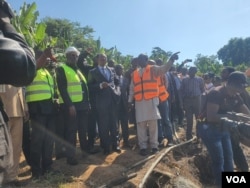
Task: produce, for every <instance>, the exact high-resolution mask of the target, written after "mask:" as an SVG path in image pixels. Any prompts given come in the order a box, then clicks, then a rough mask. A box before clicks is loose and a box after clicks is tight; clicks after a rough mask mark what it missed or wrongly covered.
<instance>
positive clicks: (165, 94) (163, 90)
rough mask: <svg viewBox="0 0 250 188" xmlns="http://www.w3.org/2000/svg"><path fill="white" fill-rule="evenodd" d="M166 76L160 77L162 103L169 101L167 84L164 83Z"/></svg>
mask: <svg viewBox="0 0 250 188" xmlns="http://www.w3.org/2000/svg"><path fill="white" fill-rule="evenodd" d="M164 76H165V75H162V76H160V77H158V83H159V99H160V102H163V101H165V100H167V99H168V96H169V93H168V92H167V89H166V86H165V83H164V80H163V79H164V78H163V77H164Z"/></svg>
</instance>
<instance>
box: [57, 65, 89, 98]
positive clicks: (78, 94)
mask: <svg viewBox="0 0 250 188" xmlns="http://www.w3.org/2000/svg"><path fill="white" fill-rule="evenodd" d="M61 67H62V68H63V69H64V72H65V76H66V79H67V92H68V94H69V97H70V99H71V101H72V102H80V101H82V100H83V90H82V85H81V81H83V82H84V83H85V84H86V85H87V81H86V79H85V77H84V76H83V74H82V73H81V72H80V71H79V70H77V72H76V71H74V70H73V69H72V68H71V67H69V66H68V65H66V64H62V65H61ZM59 103H63V99H62V97H61V95H59Z"/></svg>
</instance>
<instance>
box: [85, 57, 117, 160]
mask: <svg viewBox="0 0 250 188" xmlns="http://www.w3.org/2000/svg"><path fill="white" fill-rule="evenodd" d="M97 62H98V66H97V67H96V68H94V69H92V70H90V72H89V75H88V85H89V90H90V92H92V93H95V97H96V110H97V114H98V120H99V124H98V126H99V127H98V129H99V136H100V141H101V146H102V147H103V149H104V154H105V155H107V154H109V153H110V146H111V145H112V150H113V151H115V152H118V153H120V152H121V150H120V147H119V145H118V132H117V118H116V117H117V114H116V109H117V104H118V102H119V95H120V92H119V86H118V84H119V80H118V78H117V76H116V74H115V71H114V69H113V68H111V67H107V66H106V64H107V56H106V55H105V54H98V55H97Z"/></svg>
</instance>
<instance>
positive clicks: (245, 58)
mask: <svg viewBox="0 0 250 188" xmlns="http://www.w3.org/2000/svg"><path fill="white" fill-rule="evenodd" d="M217 54H218V58H219V59H220V60H221V61H222V62H223V65H225V66H230V65H231V66H237V65H240V64H245V65H247V66H249V65H250V56H249V54H250V37H248V38H245V39H242V38H232V39H230V40H229V42H228V44H227V45H225V46H223V47H222V48H221V49H220V50H219V51H218V53H217Z"/></svg>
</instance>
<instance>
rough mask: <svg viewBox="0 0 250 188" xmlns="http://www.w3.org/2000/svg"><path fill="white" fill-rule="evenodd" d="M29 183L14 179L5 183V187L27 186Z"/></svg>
mask: <svg viewBox="0 0 250 188" xmlns="http://www.w3.org/2000/svg"><path fill="white" fill-rule="evenodd" d="M27 184H28V182H27V181H19V180H13V181H9V182H7V183H4V187H23V186H26V185H27Z"/></svg>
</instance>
